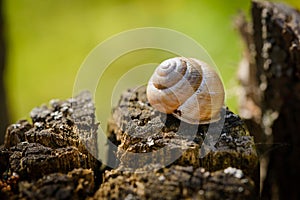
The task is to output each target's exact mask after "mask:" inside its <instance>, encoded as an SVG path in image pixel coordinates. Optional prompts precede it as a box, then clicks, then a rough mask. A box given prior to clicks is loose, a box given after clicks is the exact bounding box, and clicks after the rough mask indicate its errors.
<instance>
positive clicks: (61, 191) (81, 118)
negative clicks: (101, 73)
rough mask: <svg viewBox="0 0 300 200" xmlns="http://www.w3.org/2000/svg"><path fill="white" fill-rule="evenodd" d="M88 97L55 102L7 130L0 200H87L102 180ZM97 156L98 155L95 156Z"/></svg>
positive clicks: (0, 169) (0, 168)
mask: <svg viewBox="0 0 300 200" xmlns="http://www.w3.org/2000/svg"><path fill="white" fill-rule="evenodd" d="M94 112H95V108H94V104H93V102H92V98H91V95H90V93H88V92H82V93H81V94H80V95H79V96H77V97H75V98H71V99H68V100H65V101H60V100H52V101H50V106H46V105H43V106H41V107H37V108H34V109H33V110H32V112H31V114H30V115H31V120H32V123H30V122H28V121H27V120H20V121H18V122H17V123H15V124H12V125H10V126H9V127H8V128H7V132H6V137H5V142H4V145H2V146H1V147H0V174H1V177H0V197H1V199H19V198H23V199H44V198H45V199H51V198H52V199H85V198H86V197H88V196H92V195H93V193H94V192H95V189H96V188H95V187H96V186H99V184H100V182H101V179H102V177H101V170H100V167H101V163H100V162H99V161H97V160H96V159H95V158H94V156H97V128H98V123H97V122H96V120H95V113H94ZM93 155H94V156H93Z"/></svg>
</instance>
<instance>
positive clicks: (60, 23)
mask: <svg viewBox="0 0 300 200" xmlns="http://www.w3.org/2000/svg"><path fill="white" fill-rule="evenodd" d="M284 2H285V3H288V4H290V5H292V6H294V7H298V8H299V6H300V3H299V2H298V0H286V1H284ZM2 9H3V14H4V31H5V32H4V34H5V35H4V36H5V40H6V45H7V46H6V47H7V60H6V66H5V74H4V81H5V87H6V92H7V98H8V99H7V100H8V109H9V115H10V122H15V121H16V120H18V119H21V118H29V112H30V111H31V109H32V108H33V107H35V106H38V105H41V104H43V103H47V102H48V101H49V100H50V99H53V98H58V99H65V98H69V97H71V96H72V90H73V83H74V81H75V78H76V74H77V72H78V70H79V68H80V65H81V64H82V63H83V61H84V59H85V58H86V56H87V55H88V53H89V52H90V51H91V50H92V49H93V48H94V47H95V46H96V45H98V44H99V43H100V42H102V41H104V40H105V39H107V38H109V37H111V36H113V35H114V34H118V33H120V32H122V31H126V30H128V29H133V28H140V27H148V26H155V27H164V28H170V29H174V30H177V31H180V32H182V33H184V34H186V35H188V36H190V37H192V38H193V39H194V40H196V41H197V42H198V43H200V44H201V45H202V46H203V47H204V48H205V49H206V50H207V51H208V53H209V54H210V56H211V57H212V59H213V60H214V61H215V63H216V65H217V66H218V68H219V71H220V73H221V75H222V78H223V81H224V83H225V88H226V92H227V95H226V103H227V105H228V106H229V107H230V108H231V109H232V110H233V111H235V112H237V95H238V90H237V81H236V72H237V68H238V64H239V61H240V60H241V57H242V50H243V44H242V42H241V40H240V37H239V35H238V33H237V31H236V30H235V29H234V26H233V21H234V18H235V16H236V15H237V14H238V13H239V12H240V11H243V12H245V13H246V14H249V12H250V0H222V1H221V0H177V1H176V0H152V1H139V0H110V1H107V0H3V5H2ZM145 54H146V55H147V56H146V57H147V59H148V60H151V58H153V57H156V58H157V57H159V56H160V55H164V53H163V52H162V53H160V52H157V51H156V52H151V51H149V52H144V55H145ZM144 55H143V54H142V53H137V54H132V55H129V57H128V58H127V61H128V60H129V58H130V59H134V58H135V57H136V56H144ZM147 59H146V60H147ZM122 62H123V63H122ZM116 65H119V66H122V65H126V59H124V60H120V61H119V62H116ZM127 65H128V64H127ZM132 67H134V66H132ZM127 69H130V66H127ZM114 70H115V71H112V72H110V73H111V74H110V75H109V76H108V77H109V78H108V79H107V82H104V88H106V90H107V93H105V92H104V93H103V94H102V95H103V96H106V97H107V98H106V100H109V99H110V98H111V96H110V93H109V91H111V88H113V85H114V84H115V83H116V81H117V80H118V79H119V78H120V77H121V76H122V73H119V72H118V67H114ZM147 77H149V74H148V75H145V79H146V78H147ZM106 85H107V87H106ZM104 90H105V89H104ZM97 109H100V110H101V109H103V119H105V118H108V117H109V112H110V109H111V108H109V107H106V106H105V108H104V107H103V108H97ZM102 126H103V127H105V123H102Z"/></svg>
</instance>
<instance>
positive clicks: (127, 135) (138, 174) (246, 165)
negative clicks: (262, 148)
mask: <svg viewBox="0 0 300 200" xmlns="http://www.w3.org/2000/svg"><path fill="white" fill-rule="evenodd" d="M222 112H224V113H225V115H224V116H223V117H224V120H225V123H224V124H223V123H221V124H219V123H218V122H216V123H215V124H214V125H213V126H214V128H212V129H209V128H208V127H209V125H199V126H198V125H191V124H187V123H184V122H181V121H180V120H178V119H176V118H175V117H173V116H172V115H165V114H163V113H160V112H158V111H157V110H155V109H154V108H152V107H151V106H150V104H149V102H148V100H147V98H146V88H145V87H140V88H135V89H130V90H128V91H127V92H125V93H123V95H122V97H121V100H120V102H119V104H118V106H117V107H116V108H115V109H114V110H113V115H112V119H111V120H110V122H109V127H108V129H109V134H110V138H113V141H115V144H116V145H118V151H117V157H118V159H119V161H120V164H119V168H117V169H115V170H112V171H107V172H106V173H105V174H104V182H103V183H102V185H101V187H100V189H99V190H98V191H97V192H96V194H95V198H99V199H109V198H112V197H113V198H115V199H125V198H129V199H158V198H159V199H224V198H225V199H256V198H257V196H256V195H257V190H256V188H258V187H259V186H258V185H257V183H255V180H256V176H257V170H256V169H257V168H256V166H257V163H258V159H257V154H256V150H255V145H254V141H253V137H251V136H250V135H249V132H248V130H247V129H246V127H245V125H244V123H243V121H242V120H241V119H240V118H239V117H238V116H237V115H235V114H234V113H232V112H231V111H229V110H228V109H224V110H223V111H222ZM221 121H222V120H221ZM219 126H221V127H219ZM218 128H220V131H221V132H220V135H219V136H218V137H217V138H216V144H214V145H212V146H213V148H212V149H210V150H208V152H206V153H207V154H205V155H203V154H202V153H204V152H203V151H201V146H202V145H204V141H205V138H207V137H210V134H214V133H215V132H216V131H218ZM162 149H163V151H161V150H162ZM204 151H205V150H204ZM137 154H138V155H140V156H137ZM202 155H203V156H202ZM174 156H175V158H176V159H174Z"/></svg>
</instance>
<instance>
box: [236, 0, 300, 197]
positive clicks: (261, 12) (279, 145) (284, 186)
mask: <svg viewBox="0 0 300 200" xmlns="http://www.w3.org/2000/svg"><path fill="white" fill-rule="evenodd" d="M299 23H300V14H299V12H298V11H296V10H294V9H292V8H290V7H288V6H286V5H282V4H277V3H270V2H264V1H254V2H253V5H252V22H251V23H246V22H245V20H241V21H239V28H240V30H241V33H242V36H243V38H244V40H245V43H246V52H245V58H244V61H243V62H242V64H241V70H240V72H241V73H240V79H241V83H242V85H243V88H244V96H243V99H242V101H241V102H242V103H241V112H240V115H241V116H242V117H244V118H247V122H248V125H249V129H250V130H252V128H253V129H256V130H258V131H253V132H256V133H260V136H259V137H256V139H257V140H256V141H257V142H259V143H262V144H266V145H265V147H272V148H269V149H267V150H270V153H268V154H266V155H264V157H263V158H264V159H263V160H262V163H263V164H265V165H266V163H267V165H266V167H265V170H264V172H263V174H264V175H265V179H264V181H263V188H262V199H300V191H299V189H298V185H299V184H298V182H299V180H300V173H299V169H300V160H299V158H300V134H299V131H300V46H299V42H300V32H299V31H300V24H299ZM251 132H252V131H251ZM262 144H260V145H262ZM273 147H274V148H273ZM265 165H264V166H265ZM264 166H262V167H264ZM263 178H264V177H263Z"/></svg>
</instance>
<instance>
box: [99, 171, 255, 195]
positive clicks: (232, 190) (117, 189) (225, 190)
mask: <svg viewBox="0 0 300 200" xmlns="http://www.w3.org/2000/svg"><path fill="white" fill-rule="evenodd" d="M123 170H124V169H117V170H112V171H108V172H106V173H105V176H104V183H103V184H102V185H101V187H100V189H99V190H98V191H97V192H96V194H95V196H94V197H95V198H96V199H142V200H144V199H153V200H154V199H216V200H217V199H236V200H238V199H241V200H244V199H253V200H254V199H256V198H255V196H253V194H255V187H254V183H253V181H252V180H251V179H250V178H249V177H247V176H245V175H244V173H243V172H242V170H239V169H235V168H226V169H225V170H219V171H216V172H209V171H206V170H205V169H204V168H193V167H192V166H189V167H183V166H179V165H172V166H171V167H169V168H162V169H160V170H153V171H149V169H143V168H142V169H139V170H137V171H136V172H135V173H133V172H129V171H123ZM145 171H146V172H145Z"/></svg>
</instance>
